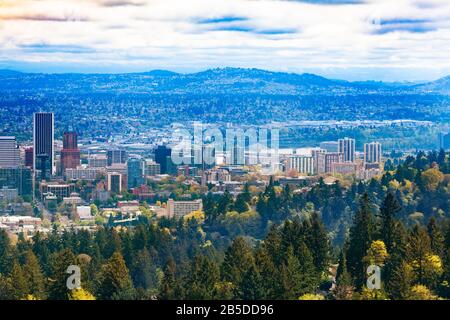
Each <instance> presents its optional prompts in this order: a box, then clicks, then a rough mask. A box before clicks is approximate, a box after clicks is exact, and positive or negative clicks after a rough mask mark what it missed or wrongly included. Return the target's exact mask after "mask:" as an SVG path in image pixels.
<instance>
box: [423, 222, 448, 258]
mask: <svg viewBox="0 0 450 320" xmlns="http://www.w3.org/2000/svg"><path fill="white" fill-rule="evenodd" d="M427 231H428V235H429V237H430V247H431V250H432V251H433V253H435V254H437V255H438V256H440V257H444V241H445V239H444V236H443V235H442V232H441V230H440V228H439V227H438V225H437V224H436V220H435V219H434V217H431V218H430V221H429V222H428V225H427Z"/></svg>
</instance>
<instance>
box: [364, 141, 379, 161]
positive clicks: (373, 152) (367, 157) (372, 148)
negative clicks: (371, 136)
mask: <svg viewBox="0 0 450 320" xmlns="http://www.w3.org/2000/svg"><path fill="white" fill-rule="evenodd" d="M380 162H381V143H379V142H371V143H365V144H364V163H380Z"/></svg>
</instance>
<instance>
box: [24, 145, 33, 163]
mask: <svg viewBox="0 0 450 320" xmlns="http://www.w3.org/2000/svg"><path fill="white" fill-rule="evenodd" d="M33 155H34V152H33V147H29V148H26V149H25V167H28V168H33Z"/></svg>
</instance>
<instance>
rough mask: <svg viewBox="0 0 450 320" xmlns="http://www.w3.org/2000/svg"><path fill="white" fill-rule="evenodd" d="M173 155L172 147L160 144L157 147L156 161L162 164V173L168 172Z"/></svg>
mask: <svg viewBox="0 0 450 320" xmlns="http://www.w3.org/2000/svg"><path fill="white" fill-rule="evenodd" d="M171 155H172V149H170V148H168V147H166V146H158V147H157V148H156V149H155V162H156V163H159V165H160V166H161V174H166V173H167V172H168V169H169V168H168V167H169V166H170V163H171V162H169V161H170V160H171V159H170V156H171Z"/></svg>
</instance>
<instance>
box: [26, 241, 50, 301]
mask: <svg viewBox="0 0 450 320" xmlns="http://www.w3.org/2000/svg"><path fill="white" fill-rule="evenodd" d="M22 268H23V273H24V275H25V279H26V281H27V283H28V286H29V293H30V294H31V295H33V297H35V298H37V299H45V279H44V275H43V273H42V270H41V266H40V265H39V261H38V259H37V258H36V256H35V254H34V253H33V251H32V250H28V251H27V252H26V253H25V263H24V265H23V267H22Z"/></svg>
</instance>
